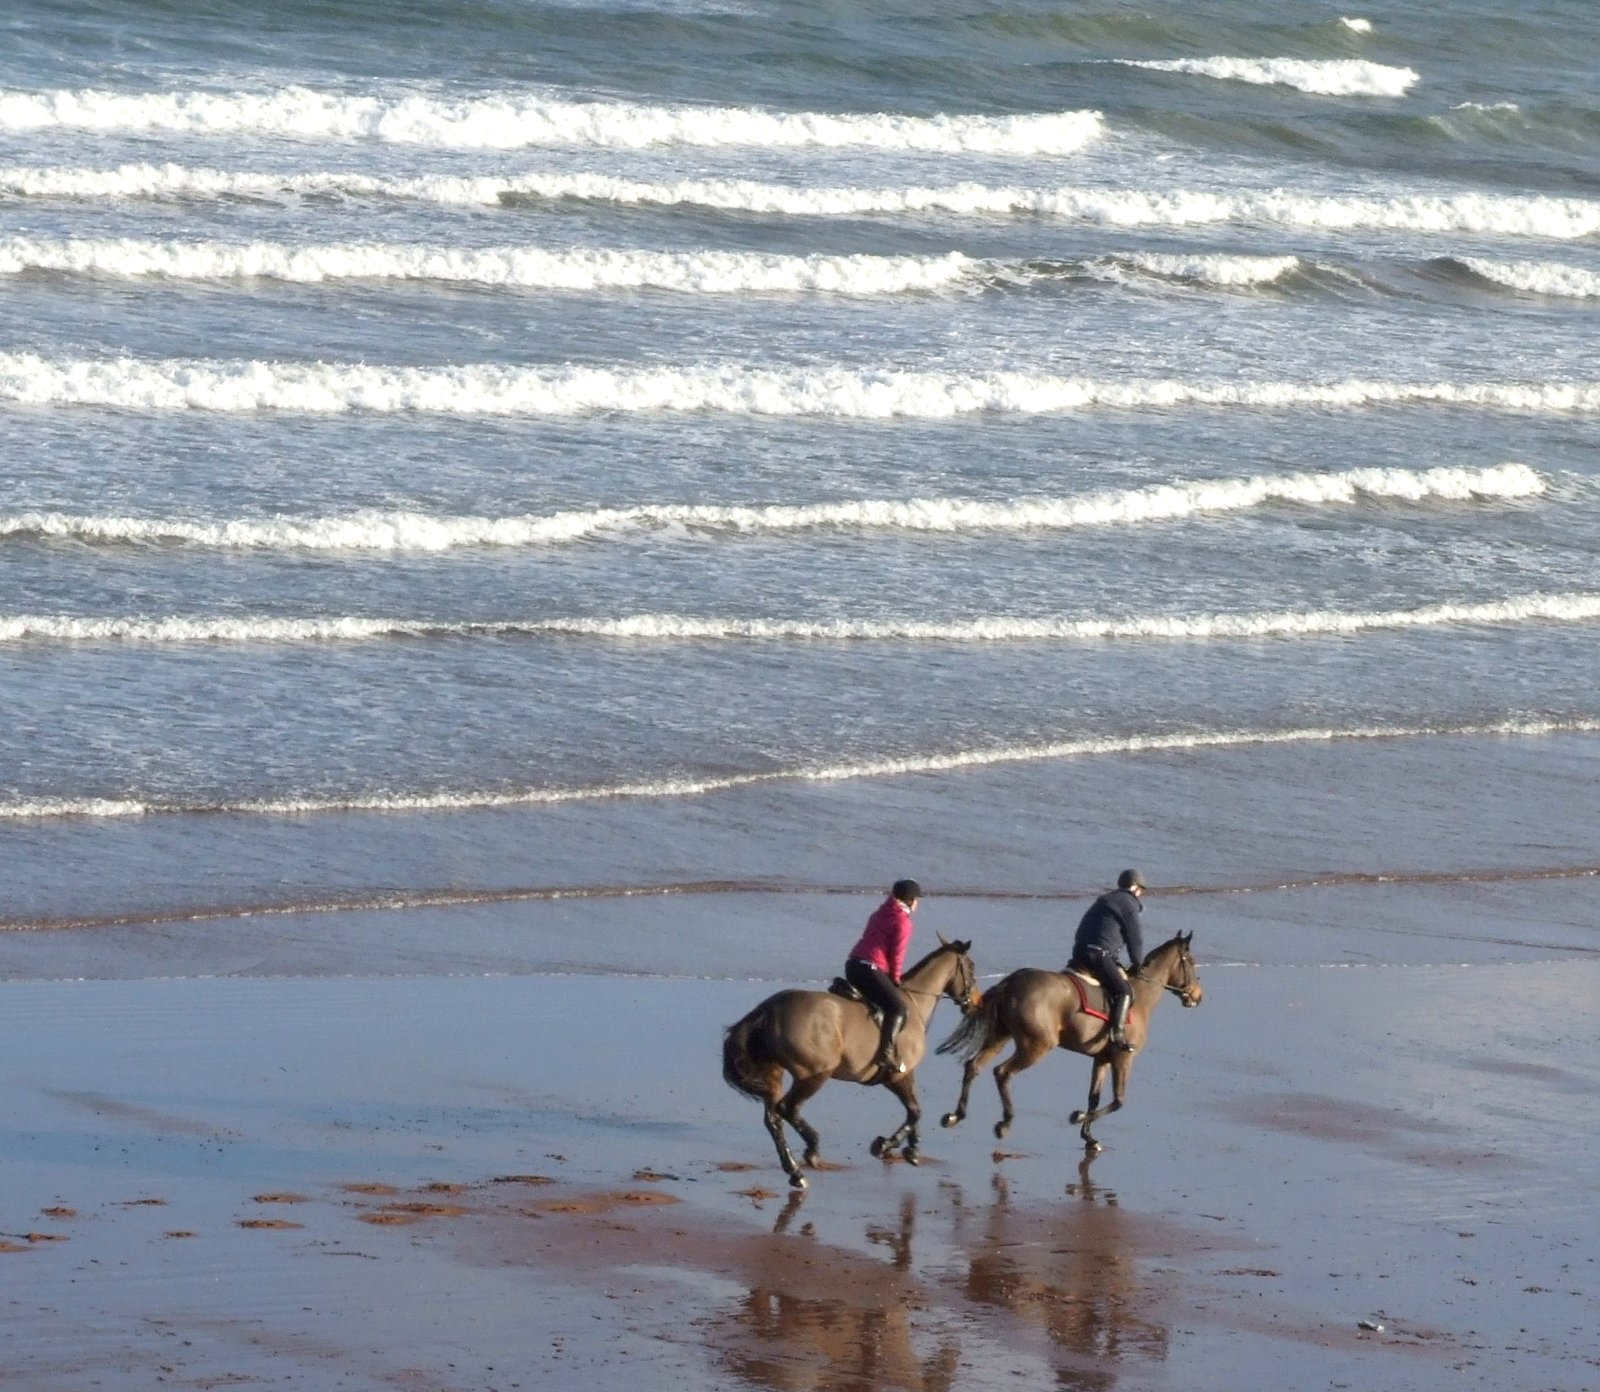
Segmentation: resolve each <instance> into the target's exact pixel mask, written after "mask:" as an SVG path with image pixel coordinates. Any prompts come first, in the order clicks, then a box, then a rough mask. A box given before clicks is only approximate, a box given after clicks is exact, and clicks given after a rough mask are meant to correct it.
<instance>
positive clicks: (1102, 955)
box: [1072, 947, 1132, 1015]
mask: <svg viewBox="0 0 1600 1392" xmlns="http://www.w3.org/2000/svg"><path fill="white" fill-rule="evenodd" d="M1072 965H1073V966H1074V967H1075V968H1077V970H1079V971H1086V972H1088V973H1089V975H1090V976H1092V977H1093V978H1094V979H1095V980H1096V981H1098V982H1099V983H1100V985H1101V986H1102V987H1103V988H1104V989H1105V993H1106V1005H1107V1006H1109V1007H1112V1010H1111V1013H1112V1014H1113V1015H1115V1014H1116V1010H1115V1007H1116V1005H1117V1003H1118V1002H1119V1001H1121V1000H1122V999H1123V997H1124V996H1128V995H1131V994H1132V988H1131V987H1130V986H1129V985H1128V978H1127V977H1125V976H1124V975H1123V974H1122V968H1121V967H1119V966H1118V965H1117V959H1116V958H1115V957H1113V956H1112V955H1111V954H1110V953H1109V952H1107V951H1106V950H1105V949H1104V948H1103V947H1086V948H1084V949H1083V951H1081V952H1080V953H1079V954H1078V955H1077V956H1076V957H1074V958H1073V959H1072Z"/></svg>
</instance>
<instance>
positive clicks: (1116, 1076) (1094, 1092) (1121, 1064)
mask: <svg viewBox="0 0 1600 1392" xmlns="http://www.w3.org/2000/svg"><path fill="white" fill-rule="evenodd" d="M1107 1053H1109V1054H1110V1055H1111V1056H1110V1057H1109V1058H1108V1057H1107V1056H1106V1054H1107ZM1132 1063H1133V1055H1132V1054H1131V1053H1130V1052H1129V1051H1128V1050H1126V1049H1116V1050H1108V1051H1106V1052H1105V1053H1100V1054H1097V1055H1096V1056H1095V1061H1094V1067H1093V1068H1092V1069H1091V1070H1090V1072H1089V1107H1088V1110H1087V1111H1082V1112H1074V1113H1073V1114H1072V1115H1071V1116H1070V1117H1068V1118H1067V1120H1068V1121H1069V1122H1082V1123H1083V1125H1082V1127H1081V1128H1080V1129H1079V1131H1078V1134H1079V1135H1080V1136H1082V1137H1083V1148H1084V1149H1085V1150H1086V1151H1088V1152H1089V1154H1090V1155H1098V1154H1099V1153H1100V1152H1101V1151H1102V1150H1103V1149H1105V1147H1104V1146H1102V1145H1101V1144H1100V1142H1099V1141H1097V1140H1095V1138H1094V1134H1093V1132H1092V1131H1091V1130H1090V1129H1089V1128H1090V1127H1092V1126H1093V1125H1094V1123H1095V1121H1096V1120H1098V1119H1099V1118H1100V1117H1103V1116H1110V1115H1111V1113H1112V1112H1120V1111H1121V1110H1122V1094H1123V1092H1124V1091H1125V1089H1126V1088H1127V1085H1128V1069H1129V1068H1130V1067H1131V1066H1132ZM1108 1069H1109V1070H1110V1072H1111V1105H1110V1106H1109V1107H1107V1108H1105V1109H1104V1110H1101V1108H1100V1094H1101V1092H1102V1091H1103V1090H1104V1088H1105V1083H1106V1071H1107V1070H1108Z"/></svg>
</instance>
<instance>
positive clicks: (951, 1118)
mask: <svg viewBox="0 0 1600 1392" xmlns="http://www.w3.org/2000/svg"><path fill="white" fill-rule="evenodd" d="M965 1120H966V1117H965V1116H964V1115H963V1114H962V1113H960V1112H946V1113H945V1114H944V1115H943V1116H942V1117H940V1118H939V1125H940V1126H959V1125H961V1123H962V1122H963V1121H965Z"/></svg>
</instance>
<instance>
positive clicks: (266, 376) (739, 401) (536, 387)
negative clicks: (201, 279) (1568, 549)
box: [0, 353, 1600, 420]
mask: <svg viewBox="0 0 1600 1392" xmlns="http://www.w3.org/2000/svg"><path fill="white" fill-rule="evenodd" d="M0 401H13V402H17V403H19V404H22V405H28V406H100V407H113V408H117V409H122V410H133V411H156V412H160V411H191V410H198V411H219V412H230V413H241V412H257V411H292V412H313V413H322V414H336V413H344V412H357V411H361V412H402V411H404V412H421V413H439V414H448V415H459V416H551V415H562V416H564V415H578V414H587V413H594V412H701V411H719V412H725V413H729V414H734V415H755V416H811V417H827V418H833V419H841V420H888V419H892V418H895V417H912V418H917V419H924V420H937V419H946V418H950V417H957V416H963V415H972V414H977V413H980V412H983V413H993V414H1019V415H1036V414H1042V413H1052V412H1065V411H1080V410H1087V409H1091V408H1095V407H1106V408H1112V409H1123V410H1138V409H1143V408H1149V407H1158V408H1165V409H1174V408H1178V407H1183V406H1198V407H1253V408H1268V409H1288V408H1293V407H1302V406H1320V407H1341V408H1356V407H1363V406H1400V405H1446V406H1467V407H1473V408H1478V409H1484V410H1493V411H1521V412H1569V411H1578V412H1589V411H1596V410H1600V383H1594V382H1526V383H1522V382H1395V381H1364V380H1350V381H1343V382H1203V381H1200V382H1189V381H1180V380H1176V379H1159V378H1157V379H1133V380H1129V381H1123V382H1117V381H1102V380H1097V379H1094V378H1086V377H1053V376H1045V375H1041V374H1035V373H1025V372H990V373H978V374H962V373H951V372H912V371H903V370H899V369H894V368H884V369H881V370H877V371H872V370H857V369H849V368H787V369H770V368H749V367H743V366H737V365H732V366H722V367H717V366H707V367H671V366H661V367H626V368H619V367H572V366H561V367H548V368H515V367H499V366H491V365H487V364H478V365H468V366H461V367H396V366H384V365H381V364H367V363H301V362H263V361H255V362H250V361H246V362H210V361H205V360H201V359H168V360H159V359H155V360H152V359H140V358H114V359H103V360H102V359H49V358H44V357H41V356H40V355H38V354H35V353H8V354H0Z"/></svg>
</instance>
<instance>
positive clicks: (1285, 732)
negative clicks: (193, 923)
mask: <svg viewBox="0 0 1600 1392" xmlns="http://www.w3.org/2000/svg"><path fill="white" fill-rule="evenodd" d="M1597 731H1600V720H1584V719H1578V720H1526V719H1523V720H1514V719H1507V720H1503V721H1491V722H1488V723H1483V724H1471V725H1457V726H1426V725H1423V726H1382V725H1375V726H1355V727H1347V728H1342V729H1341V728H1337V727H1306V728H1298V729H1279V730H1225V731H1207V730H1198V731H1192V732H1180V733H1176V734H1161V735H1138V734H1135V735H1108V736H1100V737H1095V738H1089V739H1077V740H1061V741H1055V742H1049V743H1039V744H1031V745H1007V746H999V747H994V748H988V749H970V750H953V751H950V752H946V753H926V754H911V755H906V756H903V757H900V758H895V759H879V760H871V761H863V762H860V763H850V764H812V765H806V766H802V767H798V768H793V769H777V770H771V771H768V772H764V773H750V774H730V775H723V776H720V777H707V778H682V779H662V780H653V781H647V782H640V783H616V784H599V785H594V786H589V787H568V788H527V789H521V790H513V791H509V792H490V791H471V790H465V791H459V792H437V793H417V794H411V795H406V794H373V795H351V796H347V797H328V798H312V797H285V798H273V799H260V800H254V801H246V802H235V803H224V804H215V803H199V802H191V803H184V802H181V801H168V802H158V801H154V800H138V799H122V800H112V799H102V798H82V799H73V798H33V799H20V800H18V801H15V802H9V803H0V819H18V818H45V817H71V816H76V817H105V816H132V815H138V814H159V813H175V812H231V813H243V814H253V815H261V816H300V815H312V814H318V813H329V812H451V811H466V810H474V809H480V808H494V807H530V806H538V805H548V804H553V803H565V802H592V801H602V800H611V799H618V798H677V797H695V796H702V795H704V794H707V793H716V792H724V791H728V790H731V789H735V788H746V787H751V786H755V785H760V784H767V783H790V782H845V781H850V780H857V779H869V778H892V777H900V776H905V775H909V774H923V773H945V772H953V771H957V770H961V769H969V768H984V767H990V766H993V765H997V764H1016V763H1038V762H1047V761H1048V762H1058V761H1061V760H1066V759H1081V758H1093V757H1097V756H1104V755H1110V754H1144V753H1161V752H1167V751H1173V750H1203V749H1230V748H1239V747H1243V746H1249V745H1283V744H1324V743H1335V742H1342V741H1350V740H1401V739H1452V738H1453V739H1461V738H1468V739H1474V738H1485V737H1488V738H1524V739H1538V738H1543V737H1546V736H1549V735H1559V734H1593V733H1595V732H1597Z"/></svg>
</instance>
